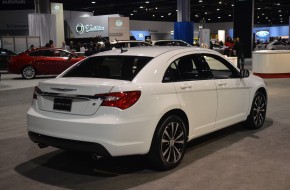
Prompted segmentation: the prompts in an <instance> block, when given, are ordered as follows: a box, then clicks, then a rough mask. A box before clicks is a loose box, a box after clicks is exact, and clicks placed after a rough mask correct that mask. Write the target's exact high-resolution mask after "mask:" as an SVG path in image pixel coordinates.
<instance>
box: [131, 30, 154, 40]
mask: <svg viewBox="0 0 290 190" xmlns="http://www.w3.org/2000/svg"><path fill="white" fill-rule="evenodd" d="M131 34H132V35H133V36H134V38H135V39H136V40H142V41H145V37H146V36H150V32H148V31H131Z"/></svg>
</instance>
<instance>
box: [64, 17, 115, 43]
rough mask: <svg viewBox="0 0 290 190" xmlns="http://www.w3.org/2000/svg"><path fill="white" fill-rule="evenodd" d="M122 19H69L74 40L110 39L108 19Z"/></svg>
mask: <svg viewBox="0 0 290 190" xmlns="http://www.w3.org/2000/svg"><path fill="white" fill-rule="evenodd" d="M110 17H114V18H120V17H119V15H117V14H114V15H103V16H91V17H77V18H72V19H67V23H68V25H69V28H70V29H71V33H72V35H73V36H71V37H72V38H92V37H96V36H102V37H108V18H110Z"/></svg>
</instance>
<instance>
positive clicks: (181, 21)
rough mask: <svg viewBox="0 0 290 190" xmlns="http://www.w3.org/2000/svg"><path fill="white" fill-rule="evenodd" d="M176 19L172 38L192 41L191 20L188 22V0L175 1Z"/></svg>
mask: <svg viewBox="0 0 290 190" xmlns="http://www.w3.org/2000/svg"><path fill="white" fill-rule="evenodd" d="M177 21H178V22H175V23H174V39H177V40H183V41H186V42H187V43H189V44H192V43H193V26H194V25H193V22H190V0H178V1H177Z"/></svg>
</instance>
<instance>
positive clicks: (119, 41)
mask: <svg viewBox="0 0 290 190" xmlns="http://www.w3.org/2000/svg"><path fill="white" fill-rule="evenodd" d="M132 42H133V43H134V42H144V43H148V42H145V41H142V40H118V41H111V42H110V43H112V44H116V43H132Z"/></svg>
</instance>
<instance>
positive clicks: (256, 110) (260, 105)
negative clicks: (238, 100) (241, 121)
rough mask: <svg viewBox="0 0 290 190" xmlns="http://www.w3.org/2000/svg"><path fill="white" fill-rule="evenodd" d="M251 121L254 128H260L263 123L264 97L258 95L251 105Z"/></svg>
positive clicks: (264, 112) (264, 111) (264, 113)
mask: <svg viewBox="0 0 290 190" xmlns="http://www.w3.org/2000/svg"><path fill="white" fill-rule="evenodd" d="M253 105H254V106H253V120H254V122H255V125H256V126H260V125H262V124H263V123H264V121H265V116H266V100H265V96H264V95H259V96H257V97H256V98H255V102H254V104H253Z"/></svg>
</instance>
